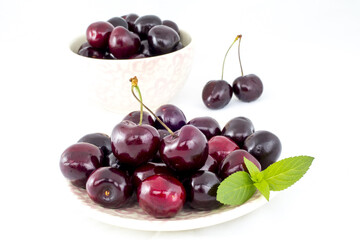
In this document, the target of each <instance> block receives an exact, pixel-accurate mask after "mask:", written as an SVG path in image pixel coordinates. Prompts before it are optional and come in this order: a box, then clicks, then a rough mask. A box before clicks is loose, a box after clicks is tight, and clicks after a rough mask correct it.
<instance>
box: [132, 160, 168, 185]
mask: <svg viewBox="0 0 360 240" xmlns="http://www.w3.org/2000/svg"><path fill="white" fill-rule="evenodd" d="M155 174H166V175H169V176H172V175H174V173H173V172H172V171H171V170H170V169H169V168H168V167H167V166H166V164H165V163H154V162H148V163H145V164H143V165H141V166H139V167H137V168H136V169H135V171H134V174H133V178H132V181H133V184H134V187H138V186H139V185H140V183H141V182H142V181H143V180H145V179H146V178H148V177H150V176H153V175H155Z"/></svg>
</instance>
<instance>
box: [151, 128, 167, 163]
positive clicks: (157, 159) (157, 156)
mask: <svg viewBox="0 0 360 240" xmlns="http://www.w3.org/2000/svg"><path fill="white" fill-rule="evenodd" d="M158 132H159V134H160V142H161V141H162V140H163V139H164V137H166V136H169V135H170V133H169V132H168V131H167V130H165V129H158ZM151 162H161V163H163V161H162V160H161V157H160V153H159V151H158V152H157V153H156V154H155V156H154V158H153V159H152V160H151Z"/></svg>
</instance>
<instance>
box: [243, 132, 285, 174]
mask: <svg viewBox="0 0 360 240" xmlns="http://www.w3.org/2000/svg"><path fill="white" fill-rule="evenodd" d="M243 148H244V149H245V150H246V151H248V152H249V153H250V154H251V155H253V156H254V157H255V158H256V159H257V160H258V161H259V162H260V164H261V168H262V169H263V170H264V169H266V168H267V167H268V166H270V165H271V164H272V163H274V162H276V161H277V160H278V158H279V157H280V154H281V142H280V139H279V138H278V137H277V136H276V135H275V134H273V133H271V132H269V131H256V132H254V133H253V134H251V135H250V136H249V137H247V138H246V140H245V142H244V147H243Z"/></svg>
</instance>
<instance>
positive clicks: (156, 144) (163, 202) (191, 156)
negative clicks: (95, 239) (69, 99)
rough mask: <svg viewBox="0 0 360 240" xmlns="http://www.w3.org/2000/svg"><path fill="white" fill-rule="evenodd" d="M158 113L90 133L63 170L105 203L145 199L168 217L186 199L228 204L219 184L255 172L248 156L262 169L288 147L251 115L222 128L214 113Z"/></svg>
mask: <svg viewBox="0 0 360 240" xmlns="http://www.w3.org/2000/svg"><path fill="white" fill-rule="evenodd" d="M150 112H151V110H150ZM141 113H142V114H141ZM151 113H153V112H151ZM154 115H156V119H154V118H153V117H152V116H151V115H150V114H149V113H148V112H145V111H144V112H142V111H134V112H131V113H129V114H128V115H127V116H125V118H124V119H123V120H122V121H121V122H120V123H118V124H117V125H116V126H115V127H114V128H113V130H112V133H111V135H110V136H108V135H106V134H103V133H91V134H88V135H85V136H83V137H82V138H81V139H79V141H78V142H77V143H75V144H73V145H71V146H70V147H68V148H67V149H66V150H65V151H64V152H63V153H62V155H61V158H60V169H61V171H62V174H63V175H64V176H65V178H67V179H68V180H70V182H71V183H72V184H73V185H75V186H77V187H80V188H84V189H86V191H87V193H88V195H89V197H90V198H91V199H92V200H93V201H94V202H96V203H97V204H99V205H101V206H103V207H105V208H121V207H128V206H130V205H131V204H136V202H138V204H139V206H140V207H141V208H142V209H143V210H144V211H145V212H147V213H148V214H150V215H152V216H154V217H156V218H168V217H173V216H174V215H176V214H177V213H178V212H179V211H180V210H181V209H182V208H183V207H184V205H185V206H189V207H190V208H192V209H194V210H212V209H215V208H218V207H220V206H221V203H219V202H218V201H217V200H216V191H217V187H218V186H219V184H220V182H221V181H222V180H223V179H225V178H226V177H228V176H229V175H231V174H232V173H234V172H237V171H247V169H246V166H245V164H244V157H246V158H247V159H249V160H250V161H252V162H253V163H254V164H255V165H256V166H257V167H258V168H259V170H262V169H265V168H267V167H268V166H269V165H270V164H272V163H274V162H275V161H276V160H277V159H278V158H279V156H280V153H281V143H280V140H279V138H278V137H277V136H276V135H274V134H273V133H271V132H269V131H255V129H254V126H253V123H252V122H251V120H250V119H248V118H245V117H236V118H233V119H231V120H230V121H229V122H228V123H226V125H225V126H224V127H223V128H222V129H221V127H220V125H219V123H218V122H217V121H216V120H215V119H214V118H211V117H196V118H194V119H192V120H190V121H187V120H186V117H185V115H184V113H183V112H182V111H181V110H180V109H179V108H178V107H176V106H174V105H171V104H167V105H163V106H161V107H159V108H158V109H157V110H156V111H155V113H154ZM140 118H141V120H140Z"/></svg>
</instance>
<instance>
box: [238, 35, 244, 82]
mask: <svg viewBox="0 0 360 240" xmlns="http://www.w3.org/2000/svg"><path fill="white" fill-rule="evenodd" d="M241 38H242V35H240V37H239V46H238V57H239V63H240V69H241V76H242V77H243V76H244V72H243V68H242V64H241V59H240V42H241Z"/></svg>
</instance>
